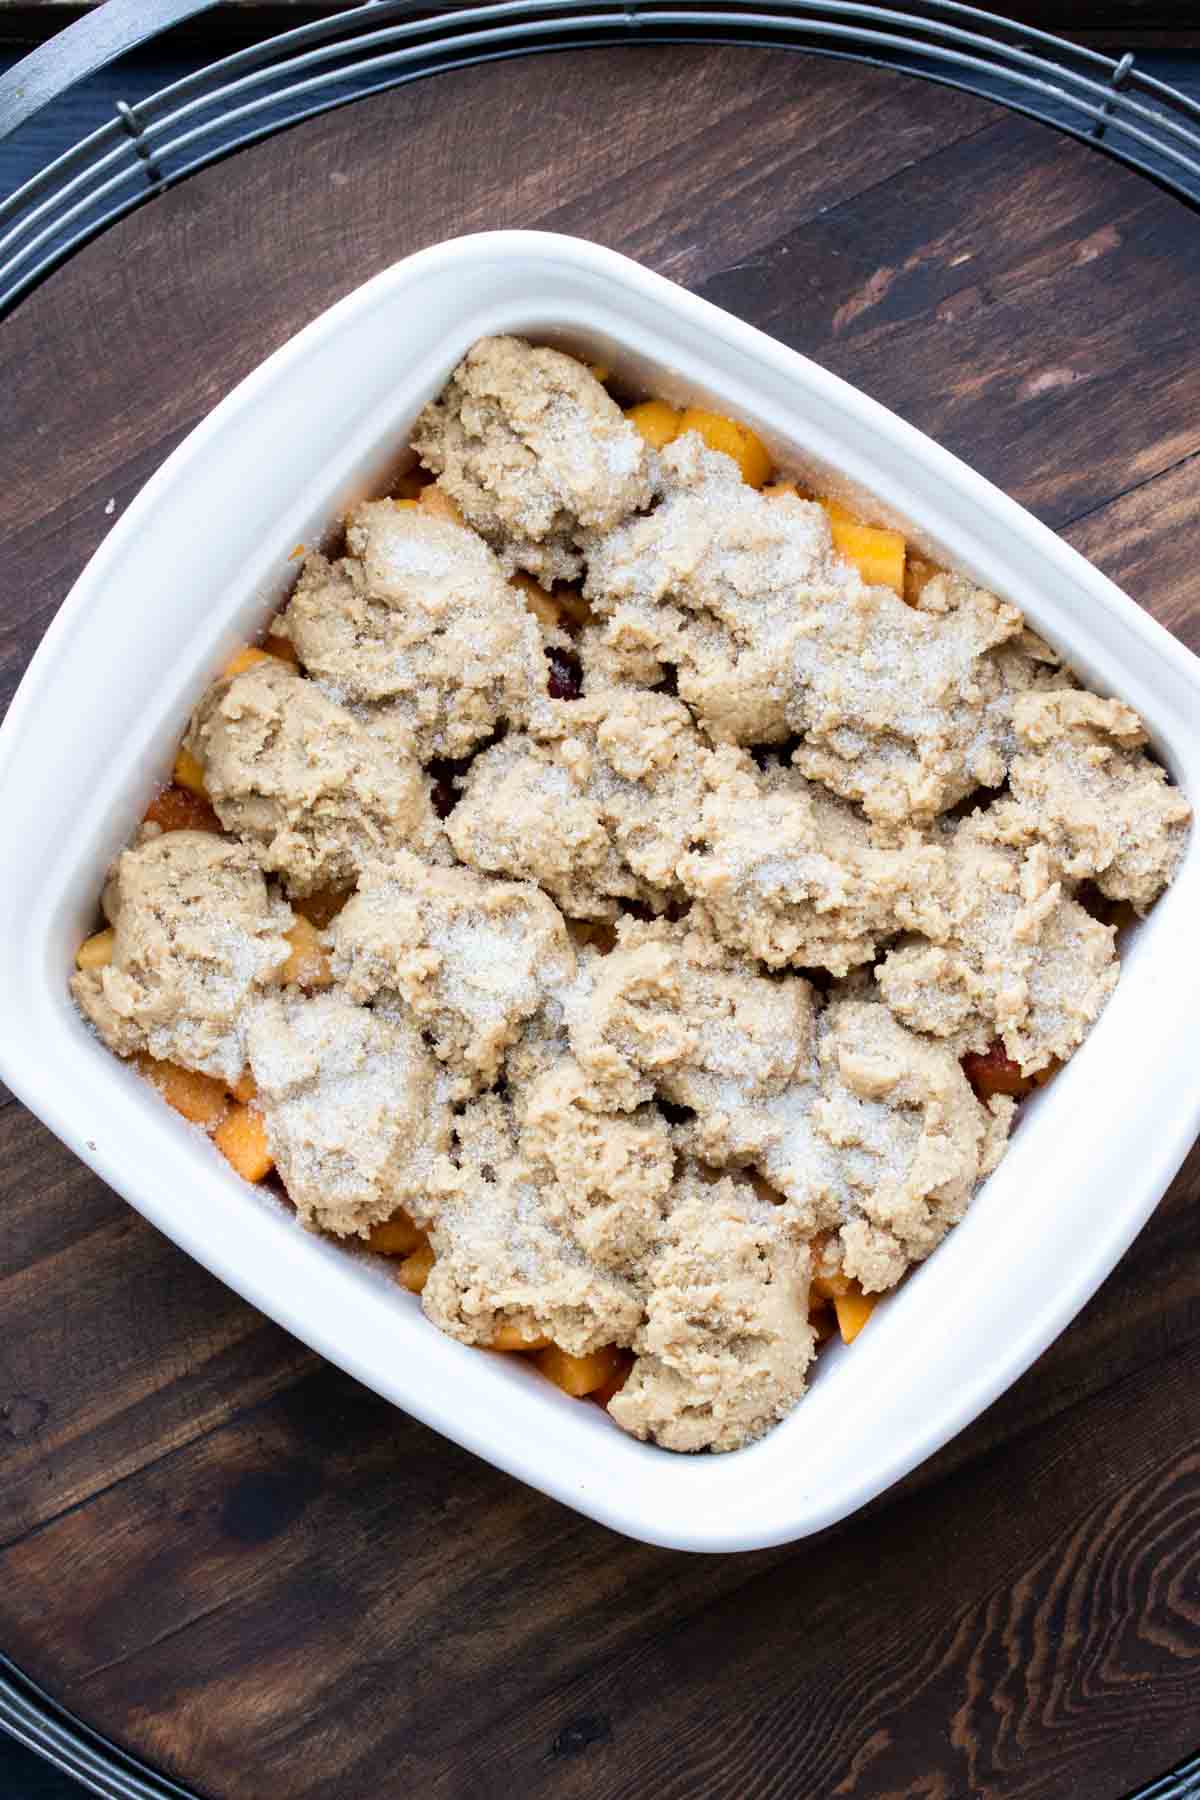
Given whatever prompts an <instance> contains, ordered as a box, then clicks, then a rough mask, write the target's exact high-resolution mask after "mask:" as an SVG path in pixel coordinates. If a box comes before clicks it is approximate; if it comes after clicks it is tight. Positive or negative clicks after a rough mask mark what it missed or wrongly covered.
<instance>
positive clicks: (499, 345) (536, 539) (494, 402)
mask: <svg viewBox="0 0 1200 1800" xmlns="http://www.w3.org/2000/svg"><path fill="white" fill-rule="evenodd" d="M412 442H413V445H414V447H415V449H416V450H417V452H418V454H419V455H420V457H421V460H422V462H423V463H424V464H425V466H426V467H427V468H429V469H432V470H433V471H434V473H435V474H436V475H437V476H438V478H439V486H441V487H442V488H444V489H445V491H446V492H447V493H448V494H449V495H450V496H451V498H452V499H453V500H455V501H456V502H457V503H458V506H459V507H460V508H461V510H462V513H463V516H464V517H465V519H466V521H467V523H468V524H469V525H472V526H473V527H474V528H475V530H476V531H478V532H480V533H481V535H482V536H483V537H485V538H486V539H487V540H488V542H489V543H490V544H492V545H493V547H494V548H495V549H496V550H498V551H499V552H500V554H501V556H502V557H503V558H504V560H505V561H506V562H507V563H508V564H509V565H510V566H513V567H516V568H521V569H527V570H529V572H530V573H531V574H533V575H536V576H537V577H538V579H539V580H540V581H544V582H551V581H555V580H567V581H569V580H572V579H573V578H574V577H575V576H576V575H578V574H579V572H580V567H581V560H580V555H579V543H580V539H581V537H583V536H584V535H585V534H587V533H589V532H594V531H608V530H611V528H612V527H613V526H614V525H616V524H617V522H618V521H619V520H620V519H623V518H624V517H625V516H626V514H628V513H631V512H635V511H637V510H638V509H639V508H641V507H644V506H646V505H648V504H649V500H650V483H649V479H648V475H647V462H648V457H647V451H646V446H645V444H644V442H643V440H642V438H641V435H640V434H639V432H638V431H637V430H636V429H635V427H634V426H632V425H631V424H630V423H629V422H628V420H627V419H625V417H624V416H623V415H622V412H621V409H620V407H619V406H618V405H617V404H616V402H615V401H614V400H612V399H611V398H610V397H609V395H608V394H607V393H606V392H605V390H604V388H603V387H602V386H601V385H600V383H599V382H598V381H597V380H596V378H595V376H594V375H592V373H591V372H590V370H588V369H587V368H585V367H584V365H583V364H582V363H580V362H577V361H576V360H575V358H574V357H572V356H564V355H563V354H562V352H561V351H559V350H549V349H545V348H541V349H533V348H531V346H530V345H529V344H527V343H525V342H524V341H523V340H522V339H521V338H515V337H493V338H482V339H480V341H479V342H478V343H477V344H473V345H472V347H471V349H470V350H468V352H467V354H466V356H465V357H464V358H463V360H462V362H461V363H460V364H459V365H458V367H457V368H456V369H455V371H454V373H453V375H452V376H451V377H450V380H449V381H448V382H447V384H446V386H445V387H444V388H443V390H442V392H441V394H440V395H439V396H438V398H437V399H436V400H433V401H431V402H430V404H429V405H428V406H427V407H426V408H425V411H424V412H423V413H422V414H421V416H420V418H419V419H418V420H417V423H416V425H415V426H414V428H413V434H412Z"/></svg>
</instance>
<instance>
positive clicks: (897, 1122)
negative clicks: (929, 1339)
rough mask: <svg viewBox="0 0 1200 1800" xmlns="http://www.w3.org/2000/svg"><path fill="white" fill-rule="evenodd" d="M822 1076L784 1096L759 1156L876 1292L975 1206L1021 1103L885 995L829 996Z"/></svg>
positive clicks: (846, 1264) (848, 1270)
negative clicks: (905, 1018) (992, 1088)
mask: <svg viewBox="0 0 1200 1800" xmlns="http://www.w3.org/2000/svg"><path fill="white" fill-rule="evenodd" d="M816 1085H817V1088H818V1089H819V1092H817V1093H815V1094H814V1093H813V1090H812V1088H811V1087H807V1088H798V1089H796V1090H793V1093H792V1094H790V1095H787V1096H785V1097H784V1099H783V1101H782V1103H781V1104H780V1105H779V1106H778V1107H777V1109H776V1116H777V1118H780V1119H782V1120H783V1121H785V1123H786V1126H787V1127H788V1128H787V1129H785V1130H784V1132H783V1133H782V1135H781V1136H780V1137H779V1138H778V1139H777V1141H776V1142H775V1143H773V1144H772V1145H771V1146H770V1147H769V1149H768V1151H767V1153H766V1155H765V1156H764V1157H763V1159H762V1162H761V1165H760V1166H761V1167H762V1170H763V1172H764V1174H765V1175H766V1176H767V1178H768V1179H769V1180H770V1181H771V1182H772V1184H773V1185H774V1186H775V1187H777V1188H778V1189H779V1191H780V1192H781V1193H783V1194H785V1195H787V1196H788V1197H789V1199H790V1200H791V1201H792V1202H793V1204H794V1206H795V1207H796V1211H797V1216H798V1219H799V1220H800V1222H801V1224H802V1226H803V1228H804V1229H805V1230H806V1232H807V1231H808V1230H809V1229H810V1221H811V1222H812V1223H814V1224H815V1225H817V1226H818V1227H820V1228H825V1227H830V1228H833V1229H834V1230H835V1231H836V1232H837V1235H838V1239H839V1242H840V1246H841V1265H842V1269H843V1272H844V1273H845V1274H847V1275H850V1276H853V1277H855V1278H856V1279H857V1280H858V1281H859V1282H860V1283H861V1284H862V1287H863V1288H864V1290H865V1291H866V1292H868V1293H871V1292H875V1291H878V1290H880V1289H883V1288H889V1287H892V1286H894V1285H895V1283H896V1282H897V1281H899V1279H900V1277H901V1276H902V1275H903V1274H904V1272H905V1270H906V1269H907V1268H908V1266H909V1264H910V1263H914V1262H919V1261H921V1260H922V1259H923V1258H924V1257H926V1256H928V1255H929V1253H930V1251H931V1250H933V1249H935V1248H936V1246H937V1245H938V1244H939V1243H940V1242H941V1240H942V1238H943V1237H944V1236H945V1235H946V1232H947V1231H948V1230H949V1229H950V1227H951V1226H952V1225H955V1224H957V1222H958V1220H959V1219H961V1218H962V1216H963V1214H964V1213H965V1212H966V1210H967V1206H968V1204H969V1203H970V1200H971V1196H972V1194H973V1193H974V1191H975V1189H976V1187H977V1186H978V1184H979V1182H980V1181H981V1180H982V1179H983V1177H984V1176H985V1175H987V1174H990V1172H991V1170H992V1169H993V1168H994V1167H995V1165H996V1163H997V1162H998V1161H999V1160H1000V1157H1001V1155H1002V1154H1003V1151H1004V1145H1005V1141H1006V1138H1007V1134H1008V1130H1009V1126H1010V1124H1011V1120H1012V1115H1013V1111H1014V1103H1013V1102H1012V1101H1011V1100H1007V1099H1004V1098H997V1099H993V1100H992V1101H990V1102H989V1103H988V1104H987V1105H986V1106H985V1105H983V1104H981V1103H980V1101H978V1100H977V1099H976V1097H975V1095H974V1093H973V1092H972V1090H971V1087H970V1084H969V1082H968V1081H967V1079H966V1076H965V1075H964V1074H963V1072H962V1069H961V1067H960V1066H959V1062H958V1059H957V1057H956V1056H955V1055H954V1054H953V1053H952V1052H950V1051H948V1050H947V1049H946V1048H945V1047H944V1046H943V1045H941V1044H938V1043H936V1042H934V1041H932V1040H930V1039H929V1038H923V1037H918V1036H917V1035H916V1034H915V1033H914V1032H911V1031H906V1030H905V1028H904V1027H903V1026H902V1025H901V1024H900V1023H899V1022H898V1021H897V1020H896V1019H894V1018H893V1017H892V1015H891V1013H890V1012H889V1011H888V1009H887V1007H886V1006H883V1005H881V1004H880V1003H879V1002H878V1001H877V1000H858V999H847V1000H838V999H835V1000H832V1001H831V1003H830V1005H829V1006H828V1007H827V1008H826V1010H825V1011H824V1013H823V1014H822V1015H821V1019H820V1024H819V1029H818V1033H817V1070H816ZM814 1152H815V1154H814Z"/></svg>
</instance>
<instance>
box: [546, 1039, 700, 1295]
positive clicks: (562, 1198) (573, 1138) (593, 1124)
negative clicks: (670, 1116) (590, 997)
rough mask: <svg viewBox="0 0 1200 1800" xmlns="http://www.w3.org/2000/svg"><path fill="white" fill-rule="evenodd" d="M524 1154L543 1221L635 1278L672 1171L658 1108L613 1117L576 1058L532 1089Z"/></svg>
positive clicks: (657, 1225) (602, 1263)
mask: <svg viewBox="0 0 1200 1800" xmlns="http://www.w3.org/2000/svg"><path fill="white" fill-rule="evenodd" d="M523 1111H524V1123H523V1125H522V1127H521V1134H520V1141H521V1150H522V1152H523V1154H524V1156H525V1157H526V1159H527V1161H528V1163H529V1165H530V1167H531V1168H532V1169H533V1170H534V1172H535V1174H536V1176H537V1178H538V1180H539V1182H540V1183H541V1184H542V1191H543V1196H544V1206H545V1210H546V1216H547V1218H548V1219H549V1220H550V1222H551V1223H552V1224H553V1225H555V1226H556V1227H557V1228H558V1230H560V1231H561V1232H563V1234H564V1235H565V1236H568V1237H570V1238H572V1239H574V1241H575V1243H576V1244H578V1246H579V1248H580V1250H581V1251H582V1252H583V1254H584V1255H585V1256H586V1257H588V1258H589V1260H590V1261H592V1262H593V1263H595V1264H596V1265H597V1266H598V1267H599V1268H602V1269H611V1270H612V1271H613V1272H614V1273H616V1274H624V1275H626V1276H637V1275H638V1274H639V1272H640V1271H641V1269H642V1267H643V1265H644V1263H645V1260H646V1258H647V1256H649V1254H650V1252H651V1251H652V1249H653V1248H654V1245H655V1243H656V1241H657V1239H658V1236H659V1232H660V1229H661V1226H662V1218H663V1212H664V1209H665V1206H666V1202H667V1198H668V1195H669V1194H670V1192H671V1184H672V1180H673V1178H674V1173H675V1152H674V1149H673V1147H672V1143H671V1131H670V1127H669V1126H668V1124H667V1122H666V1120H665V1119H664V1118H663V1116H662V1114H661V1112H659V1110H658V1109H657V1107H654V1106H639V1107H637V1108H635V1110H634V1111H632V1112H628V1113H621V1112H612V1111H610V1110H608V1108H607V1106H606V1104H605V1098H604V1095H603V1094H602V1093H601V1092H600V1091H599V1090H598V1089H597V1087H596V1086H595V1084H594V1083H593V1082H592V1081H591V1080H590V1078H589V1077H588V1075H587V1074H586V1072H585V1071H584V1070H583V1069H582V1068H581V1067H580V1065H579V1064H578V1063H577V1062H576V1061H575V1060H574V1058H573V1057H570V1056H564V1057H563V1058H562V1060H561V1061H559V1062H558V1063H557V1064H556V1065H555V1066H554V1067H552V1068H550V1069H548V1070H547V1071H546V1073H545V1074H543V1075H542V1076H541V1077H540V1078H539V1079H538V1080H536V1081H535V1082H534V1083H533V1085H532V1087H531V1088H530V1089H529V1090H528V1093H527V1099H526V1102H525V1106H524V1109H523Z"/></svg>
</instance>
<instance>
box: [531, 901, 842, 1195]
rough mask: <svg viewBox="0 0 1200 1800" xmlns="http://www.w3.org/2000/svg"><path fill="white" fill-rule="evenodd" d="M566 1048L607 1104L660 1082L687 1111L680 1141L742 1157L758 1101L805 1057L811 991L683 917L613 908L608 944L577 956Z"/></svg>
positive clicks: (718, 1159) (759, 1120)
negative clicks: (645, 919) (676, 920)
mask: <svg viewBox="0 0 1200 1800" xmlns="http://www.w3.org/2000/svg"><path fill="white" fill-rule="evenodd" d="M564 1007H565V1012H566V1017H567V1021H568V1028H569V1031H570V1039H571V1048H572V1050H573V1052H574V1054H575V1056H576V1057H577V1058H578V1060H579V1062H580V1064H581V1065H582V1067H583V1068H584V1069H585V1070H586V1071H587V1073H588V1075H589V1077H590V1079H591V1080H592V1081H593V1082H594V1083H595V1084H596V1086H597V1088H598V1089H599V1090H600V1091H601V1092H602V1093H604V1094H605V1095H606V1096H607V1097H608V1100H609V1103H610V1104H611V1105H613V1106H614V1107H630V1106H635V1105H638V1104H640V1103H642V1102H643V1101H645V1100H647V1099H649V1098H650V1097H651V1095H653V1094H657V1095H658V1096H659V1097H660V1098H662V1099H665V1100H668V1101H670V1102H671V1103H672V1104H673V1105H675V1106H680V1107H684V1108H687V1109H689V1111H691V1112H693V1113H694V1114H695V1117H694V1118H692V1119H690V1120H689V1121H688V1122H687V1123H686V1124H685V1125H684V1126H682V1127H681V1131H680V1141H681V1142H682V1143H683V1144H685V1146H686V1147H687V1149H688V1150H689V1151H691V1152H692V1153H693V1154H694V1155H696V1156H697V1157H699V1158H701V1159H702V1160H703V1161H705V1162H707V1163H712V1164H722V1163H725V1162H728V1161H730V1160H738V1161H745V1160H747V1159H748V1158H749V1157H751V1156H753V1155H754V1154H756V1153H757V1152H758V1151H759V1150H761V1148H762V1147H763V1145H764V1143H765V1142H766V1141H767V1138H768V1137H769V1125H768V1123H767V1122H766V1121H765V1119H764V1116H763V1115H762V1112H761V1108H760V1105H759V1103H760V1102H761V1101H763V1100H764V1099H766V1098H767V1097H768V1096H770V1095H773V1094H778V1093H781V1092H782V1091H783V1090H784V1089H785V1088H786V1087H787V1086H788V1084H789V1083H790V1082H791V1081H793V1080H794V1079H795V1077H796V1075H797V1072H798V1070H800V1069H801V1068H802V1067H803V1066H804V1063H805V1061H806V1059H807V1056H808V1048H809V1044H810V1040H811V1034H812V1025H813V1012H814V994H813V990H812V988H811V987H810V986H809V984H808V982H807V981H805V980H803V979H802V978H801V977H799V976H788V977H785V978H783V979H777V978H773V977H770V976H767V975H764V974H762V973H761V972H760V971H759V970H758V969H757V968H756V967H755V965H754V964H753V963H751V962H749V961H747V960H745V959H743V958H740V957H738V956H736V955H734V954H732V953H730V952H728V951H726V950H725V949H723V947H722V946H721V945H720V944H718V943H717V942H716V941H715V940H714V939H712V938H709V937H707V936H705V935H704V934H703V933H700V932H698V931H695V930H692V929H690V928H689V925H688V923H686V922H685V923H683V924H679V925H671V924H668V923H667V922H665V921H655V922H653V923H645V924H644V923H642V922H641V921H639V920H637V919H625V920H622V922H621V925H620V926H619V928H618V946H617V948H616V949H615V950H614V951H613V952H612V953H611V954H610V955H608V956H603V957H596V958H593V959H590V960H589V959H583V961H582V966H581V971H580V977H579V980H578V981H577V983H576V984H575V987H574V989H573V990H572V991H571V992H570V993H569V994H567V995H566V996H565V997H564Z"/></svg>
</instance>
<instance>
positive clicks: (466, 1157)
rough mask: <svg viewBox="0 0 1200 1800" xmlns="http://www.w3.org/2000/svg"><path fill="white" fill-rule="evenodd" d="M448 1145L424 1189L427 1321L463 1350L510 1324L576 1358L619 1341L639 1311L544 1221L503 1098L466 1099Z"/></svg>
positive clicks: (618, 1285) (624, 1289) (617, 1283)
mask: <svg viewBox="0 0 1200 1800" xmlns="http://www.w3.org/2000/svg"><path fill="white" fill-rule="evenodd" d="M455 1139H456V1142H455V1148H454V1151H453V1154H452V1156H451V1157H446V1158H443V1159H442V1161H441V1162H440V1164H439V1166H438V1169H437V1171H436V1172H435V1175H434V1178H433V1181H432V1183H431V1187H430V1202H431V1204H432V1206H433V1207H434V1218H433V1223H432V1225H431V1227H430V1233H429V1236H430V1242H431V1243H432V1245H433V1248H434V1250H435V1252H436V1258H437V1259H436V1261H435V1262H434V1265H433V1268H432V1270H431V1271H430V1275H429V1280H428V1281H427V1283H426V1285H425V1290H424V1293H423V1294H422V1296H421V1303H422V1305H423V1306H424V1308H425V1311H426V1313H427V1314H428V1315H429V1317H430V1318H431V1319H432V1320H433V1322H434V1324H435V1325H439V1326H440V1327H441V1329H442V1330H443V1331H446V1332H449V1334H450V1336H451V1337H456V1338H460V1339H461V1340H462V1341H463V1343H467V1344H490V1343H492V1342H493V1341H494V1339H495V1336H496V1332H497V1330H498V1329H499V1327H500V1326H501V1325H504V1324H512V1325H516V1326H518V1327H519V1328H522V1329H523V1330H524V1331H525V1334H526V1336H529V1337H536V1336H539V1335H541V1334H543V1333H544V1334H545V1335H546V1336H547V1337H549V1338H551V1339H552V1340H553V1341H554V1342H555V1343H556V1344H558V1345H560V1346H561V1347H562V1348H563V1349H564V1350H567V1351H570V1352H571V1353H572V1354H573V1355H578V1356H582V1355H585V1354H586V1353H587V1352H588V1351H589V1350H598V1349H599V1348H600V1347H601V1346H602V1345H604V1344H612V1343H618V1344H627V1343H628V1342H629V1341H630V1339H631V1338H632V1335H633V1333H634V1331H635V1330H636V1328H637V1325H638V1321H639V1320H640V1318H641V1313H642V1308H641V1303H640V1300H639V1298H638V1295H637V1293H636V1291H635V1289H634V1287H633V1286H632V1284H631V1283H630V1282H628V1281H627V1280H624V1279H622V1278H621V1277H620V1276H618V1275H616V1274H613V1273H609V1272H607V1271H605V1270H603V1269H601V1268H599V1267H598V1266H597V1265H596V1264H595V1263H592V1262H589V1261H588V1259H587V1258H586V1257H585V1256H584V1255H583V1254H582V1252H581V1251H580V1249H579V1248H578V1246H577V1245H576V1244H575V1243H574V1242H573V1241H572V1240H571V1238H570V1237H568V1236H567V1235H566V1234H564V1233H563V1232H562V1231H560V1230H558V1229H556V1227H555V1225H554V1224H553V1223H552V1222H551V1217H550V1215H549V1213H548V1211H547V1208H546V1205H545V1203H544V1198H543V1193H542V1189H541V1185H540V1183H539V1181H538V1179H537V1177H536V1175H535V1173H534V1170H533V1169H532V1168H531V1166H530V1164H529V1162H528V1161H527V1160H526V1158H525V1157H523V1156H522V1155H521V1153H520V1149H519V1147H518V1144H517V1139H516V1132H515V1129H514V1121H513V1117H512V1112H511V1109H510V1108H509V1107H508V1106H507V1104H506V1103H505V1102H504V1100H502V1099H501V1098H500V1096H499V1095H496V1094H485V1095H483V1096H482V1098H480V1099H478V1100H474V1101H472V1102H470V1104H469V1105H468V1106H467V1107H466V1108H465V1110H464V1111H463V1112H462V1114H461V1115H460V1116H459V1117H458V1119H456V1121H455Z"/></svg>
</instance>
